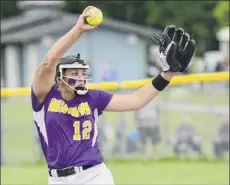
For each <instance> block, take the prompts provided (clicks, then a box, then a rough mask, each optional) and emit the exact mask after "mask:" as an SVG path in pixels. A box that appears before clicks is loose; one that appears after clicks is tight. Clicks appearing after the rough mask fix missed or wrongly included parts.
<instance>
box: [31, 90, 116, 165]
mask: <svg viewBox="0 0 230 185" xmlns="http://www.w3.org/2000/svg"><path fill="white" fill-rule="evenodd" d="M31 98H32V108H33V118H34V121H35V123H36V126H37V130H38V134H39V137H40V141H41V146H42V149H43V152H44V155H45V158H46V161H47V164H48V168H49V169H58V168H66V167H69V166H84V165H96V164H99V163H101V162H103V157H102V155H101V152H100V150H99V146H98V131H97V124H96V121H97V118H98V116H100V115H101V114H102V111H103V110H104V108H105V107H106V106H107V105H108V103H109V102H110V100H111V98H112V94H110V93H107V92H104V91H99V90H89V91H88V92H87V93H86V95H84V96H77V97H76V98H75V99H73V100H70V101H66V100H64V99H63V98H62V97H61V95H60V92H59V91H58V89H56V88H55V87H52V89H51V90H50V92H49V93H48V95H47V96H46V99H45V101H44V102H43V103H42V104H41V105H40V106H38V102H37V98H36V96H35V94H34V92H33V91H32V92H31Z"/></svg>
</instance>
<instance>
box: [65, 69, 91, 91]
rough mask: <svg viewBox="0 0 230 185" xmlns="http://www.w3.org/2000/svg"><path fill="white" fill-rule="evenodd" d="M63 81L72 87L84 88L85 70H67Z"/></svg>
mask: <svg viewBox="0 0 230 185" xmlns="http://www.w3.org/2000/svg"><path fill="white" fill-rule="evenodd" d="M64 76H66V77H68V78H64V80H65V81H66V82H67V83H68V84H69V85H70V86H72V87H74V88H75V87H84V86H85V82H86V79H87V69H67V70H66V71H65V73H64Z"/></svg>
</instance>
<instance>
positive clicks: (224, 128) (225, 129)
mask: <svg viewBox="0 0 230 185" xmlns="http://www.w3.org/2000/svg"><path fill="white" fill-rule="evenodd" d="M212 147H213V153H214V156H215V158H217V159H221V158H223V157H224V154H225V152H229V118H228V117H223V118H222V123H221V124H220V126H219V127H218V129H217V135H216V137H215V138H214V139H213V142H212Z"/></svg>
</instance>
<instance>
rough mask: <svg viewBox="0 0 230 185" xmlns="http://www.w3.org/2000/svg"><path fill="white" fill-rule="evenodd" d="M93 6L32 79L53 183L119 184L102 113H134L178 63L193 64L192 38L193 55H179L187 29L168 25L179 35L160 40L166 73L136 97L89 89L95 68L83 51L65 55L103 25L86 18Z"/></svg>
mask: <svg viewBox="0 0 230 185" xmlns="http://www.w3.org/2000/svg"><path fill="white" fill-rule="evenodd" d="M89 8H92V7H91V6H89V7H87V8H86V9H85V10H84V11H83V13H82V15H80V17H79V18H78V20H77V23H76V25H74V26H73V28H72V29H71V30H70V31H69V32H68V33H66V34H65V35H64V36H63V37H61V38H60V39H59V40H58V41H57V42H56V43H55V44H54V45H53V46H52V47H51V48H50V50H49V51H48V53H47V55H46V57H45V58H44V60H43V62H42V63H41V64H40V66H39V67H38V68H37V70H36V72H35V75H34V79H33V83H32V90H31V99H32V109H33V118H34V122H35V123H36V126H37V130H38V134H39V137H40V141H41V146H42V149H43V152H44V156H45V159H46V161H47V165H48V174H49V179H48V184H114V181H113V176H112V174H111V172H110V170H109V169H108V168H107V167H106V165H105V164H104V162H103V156H102V155H101V152H100V150H99V147H98V139H97V138H98V131H97V124H96V122H97V119H98V116H100V115H101V114H102V112H103V111H116V112H117V111H131V110H137V109H140V108H142V107H143V106H145V105H146V104H147V103H148V102H150V101H151V100H152V99H153V98H154V97H156V96H157V94H158V93H159V92H160V91H162V90H163V89H164V88H165V87H166V86H167V85H168V84H169V81H170V79H171V78H172V77H173V75H174V73H173V72H177V71H180V70H182V68H177V70H176V71H175V64H180V66H183V67H185V68H186V67H187V64H188V63H189V62H190V60H191V57H192V55H193V53H194V49H195V44H191V43H192V42H190V41H189V42H188V45H187V46H186V47H185V50H184V51H185V52H187V53H188V54H187V55H186V56H185V59H184V60H183V62H184V63H181V60H180V59H178V58H177V56H175V54H177V55H178V56H182V55H183V54H184V53H183V52H182V54H181V53H178V52H176V50H177V48H179V41H178V40H179V39H182V36H181V35H180V34H181V33H182V31H181V30H180V29H179V31H176V28H175V27H167V29H166V30H165V35H167V34H168V33H169V34H171V32H173V35H174V33H175V38H171V39H172V40H171V41H170V42H168V43H166V42H164V43H161V44H160V46H161V47H160V48H161V55H162V56H161V58H162V62H163V72H162V73H161V74H159V75H158V76H157V77H156V78H154V79H153V80H152V82H151V83H149V84H147V85H146V86H144V87H143V88H141V89H139V90H137V91H136V92H135V93H133V94H130V95H113V94H110V93H108V92H104V91H100V90H88V86H87V84H88V80H90V78H89V77H87V70H88V69H89V66H88V65H87V64H85V62H84V61H83V60H82V59H81V58H80V55H79V54H78V55H77V56H67V57H64V58H61V57H62V56H63V55H64V54H65V52H66V51H67V50H68V49H69V48H70V47H71V46H72V45H73V43H75V42H76V41H77V40H78V38H79V37H80V36H81V35H82V34H83V33H84V32H86V31H90V30H93V29H96V28H97V27H98V26H90V25H88V24H86V23H85V22H84V19H85V17H86V16H87V13H86V12H87V10H88V9H89ZM186 39H187V37H186ZM163 40H164V39H163ZM165 41H166V40H165ZM182 41H183V42H184V39H182ZM186 42H187V40H186ZM183 48H184V47H183ZM183 70H184V69H183Z"/></svg>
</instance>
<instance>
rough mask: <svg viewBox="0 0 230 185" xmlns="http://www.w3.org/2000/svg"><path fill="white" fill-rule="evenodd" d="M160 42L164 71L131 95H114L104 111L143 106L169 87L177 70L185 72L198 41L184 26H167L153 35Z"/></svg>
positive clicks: (135, 108)
mask: <svg viewBox="0 0 230 185" xmlns="http://www.w3.org/2000/svg"><path fill="white" fill-rule="evenodd" d="M152 40H153V41H154V42H155V41H157V42H155V44H158V45H159V46H160V47H159V51H160V59H161V63H162V72H161V74H159V75H158V76H157V77H156V78H154V79H153V80H152V82H151V83H149V84H147V85H146V86H144V87H142V88H140V89H139V90H137V91H136V92H135V93H133V94H130V95H113V97H112V98H111V100H110V102H109V103H108V105H107V106H106V107H105V109H104V111H119V112H120V111H132V110H138V109H141V108H143V107H144V106H145V105H146V104H148V103H149V102H150V101H151V100H153V99H154V98H155V97H156V96H157V95H158V94H159V92H160V91H162V90H163V89H164V88H166V87H167V85H168V84H169V82H170V80H171V79H172V77H173V76H174V74H175V73H176V72H183V71H184V70H185V69H186V68H187V66H188V64H189V63H190V61H191V59H192V56H193V54H194V52H195V46H196V42H195V41H194V40H193V39H190V36H189V34H188V33H185V32H184V30H183V29H182V28H178V29H177V28H176V27H175V26H173V25H172V26H167V27H166V28H165V30H164V32H163V33H160V32H159V31H155V32H154V34H153V37H152Z"/></svg>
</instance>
